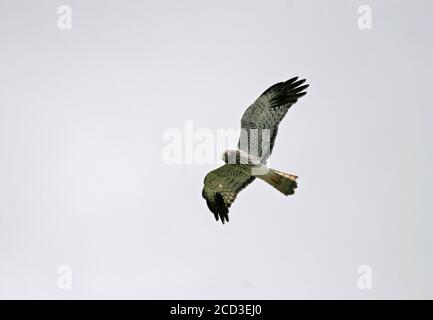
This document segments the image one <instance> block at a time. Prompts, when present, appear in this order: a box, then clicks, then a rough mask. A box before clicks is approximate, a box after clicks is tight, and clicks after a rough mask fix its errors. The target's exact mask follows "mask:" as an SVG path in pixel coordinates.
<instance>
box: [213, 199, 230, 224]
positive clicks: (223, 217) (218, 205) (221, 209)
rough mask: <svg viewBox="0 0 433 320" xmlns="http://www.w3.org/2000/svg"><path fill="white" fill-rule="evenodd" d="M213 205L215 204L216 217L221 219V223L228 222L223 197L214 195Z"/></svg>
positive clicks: (227, 213)
mask: <svg viewBox="0 0 433 320" xmlns="http://www.w3.org/2000/svg"><path fill="white" fill-rule="evenodd" d="M215 204H216V209H217V212H218V215H219V217H220V218H221V222H222V223H223V224H224V223H225V222H226V221H227V222H229V210H228V208H227V207H226V204H225V202H224V198H223V196H222V195H221V193H219V192H217V193H216V194H215Z"/></svg>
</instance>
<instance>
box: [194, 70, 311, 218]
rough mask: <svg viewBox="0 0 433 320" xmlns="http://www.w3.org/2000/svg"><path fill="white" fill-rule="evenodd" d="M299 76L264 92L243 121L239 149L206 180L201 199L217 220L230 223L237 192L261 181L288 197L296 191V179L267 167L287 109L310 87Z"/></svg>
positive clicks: (227, 155)
mask: <svg viewBox="0 0 433 320" xmlns="http://www.w3.org/2000/svg"><path fill="white" fill-rule="evenodd" d="M304 83H305V79H303V80H298V77H295V78H292V79H290V80H287V81H285V82H279V83H276V84H274V85H273V86H271V87H270V88H268V89H267V90H266V91H265V92H263V93H262V94H261V95H260V96H259V97H258V98H257V100H256V101H255V102H254V103H253V104H252V105H251V106H249V107H248V108H247V110H246V111H245V112H244V114H243V116H242V118H241V134H240V138H239V143H238V148H237V149H236V150H227V151H225V152H224V154H223V156H222V158H223V160H224V162H225V163H226V164H224V165H223V166H221V167H219V168H217V169H215V170H213V171H210V172H209V173H208V174H207V175H206V177H205V179H204V187H203V191H202V196H203V198H204V199H205V200H206V203H207V206H208V208H209V210H210V211H211V212H212V213H213V214H214V216H215V219H216V220H217V221H218V220H219V219H221V222H222V223H223V224H224V223H225V222H226V221H227V222H228V221H229V215H228V214H229V208H230V206H231V204H232V203H233V202H234V200H235V199H236V196H237V195H238V193H239V192H240V191H241V190H242V189H244V188H245V187H246V186H248V185H249V184H250V183H251V182H253V181H254V180H255V179H256V178H259V179H261V180H263V181H265V182H267V183H269V184H270V185H271V186H273V187H274V188H276V189H277V190H279V191H280V192H281V193H283V194H284V195H286V196H288V195H291V194H293V193H294V192H295V189H296V188H297V183H296V179H297V178H298V177H297V176H295V175H293V174H288V173H284V172H281V171H278V170H274V169H271V168H268V167H267V166H266V160H267V159H268V158H269V156H270V155H271V153H272V150H273V148H274V144H275V138H276V136H277V132H278V125H279V124H280V122H281V120H283V118H284V116H285V115H286V113H287V110H289V108H290V107H291V106H292V105H293V104H295V103H296V101H298V99H299V98H300V97H302V96H304V95H305V94H306V93H307V92H306V91H304V90H305V89H307V88H308V84H304Z"/></svg>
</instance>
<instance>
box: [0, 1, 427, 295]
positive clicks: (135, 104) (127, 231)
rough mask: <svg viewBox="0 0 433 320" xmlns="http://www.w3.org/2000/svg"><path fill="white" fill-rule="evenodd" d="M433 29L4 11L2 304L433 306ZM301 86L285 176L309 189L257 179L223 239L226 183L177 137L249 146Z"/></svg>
mask: <svg viewBox="0 0 433 320" xmlns="http://www.w3.org/2000/svg"><path fill="white" fill-rule="evenodd" d="M62 4H67V5H70V6H71V8H72V30H59V29H58V27H57V19H58V17H59V15H58V14H57V7H58V6H60V5H62ZM363 4H368V5H370V6H371V8H372V10H373V11H372V12H373V28H372V30H360V29H359V28H358V25H357V20H358V12H357V10H358V7H359V6H360V5H363ZM432 12H433V4H432V2H431V1H373V0H371V1H365V2H364V1H342V0H341V1H336V0H334V1H319V0H317V1H246V0H245V1H221V0H218V1H198V0H197V1H158V2H156V1H132V0H131V1H102V0H101V1H94V0H92V1H30V0H28V1H5V0H0V297H1V298H59V299H66V298H185V299H190V298H191V299H192V298H239V299H242V298H245V299H248V298H265V299H271V298H272V299H282V298H313V299H314V298H361V299H364V298H365V299H375V298H433V278H432V277H433V276H432V273H431V270H432V269H433V258H432V252H433V235H432V223H433V218H432V214H433V210H432V209H433V205H432V202H433V201H432V198H431V193H432V179H433V171H432V162H433V152H432V137H433V127H432V119H433V109H432V101H433V90H432V84H433V81H432V80H433V79H432V56H433V47H432V39H433V28H432V20H431V13H432ZM293 76H300V77H303V78H307V80H308V83H309V84H310V88H309V90H308V94H307V95H306V96H305V97H304V98H303V99H302V100H300V101H299V102H298V103H297V104H296V105H295V106H294V107H293V108H292V109H291V110H290V111H289V113H288V115H287V116H286V118H285V119H284V121H283V122H282V124H281V125H280V131H279V136H278V137H277V141H276V146H275V149H274V154H273V156H272V159H271V163H272V166H273V167H275V168H277V169H280V170H283V171H286V172H290V173H293V174H297V175H299V176H300V179H299V188H298V189H297V192H296V194H295V195H294V196H291V197H288V198H286V197H283V196H282V195H281V194H279V193H278V192H276V191H275V190H274V189H273V188H271V187H270V186H268V185H266V184H265V183H263V182H262V181H258V180H257V181H256V182H254V183H253V184H251V185H250V186H249V187H248V188H247V189H245V190H244V191H242V193H241V194H240V195H239V196H238V199H237V200H236V202H235V203H234V204H233V206H232V208H231V211H230V217H231V219H230V223H228V224H226V225H224V226H223V225H221V224H220V223H217V222H216V221H215V220H214V218H213V216H212V214H211V213H210V212H209V211H208V209H207V206H206V203H205V201H204V200H203V199H202V198H201V189H202V183H203V178H204V176H205V175H206V173H207V172H208V171H209V170H211V169H213V168H215V167H216V164H215V165H194V164H192V165H171V166H169V165H166V164H165V163H164V162H163V161H162V159H161V151H162V149H163V148H164V145H165V142H163V141H162V135H163V133H164V132H165V131H166V130H167V129H169V128H177V129H179V130H181V131H183V127H184V123H185V121H186V120H192V121H194V126H195V128H196V129H200V128H207V129H211V130H216V129H217V128H223V129H225V128H234V129H237V128H238V126H239V120H240V117H241V115H242V113H243V111H244V110H245V108H246V107H247V106H248V105H249V104H250V103H252V102H253V101H254V100H255V99H256V98H257V96H258V95H259V94H260V93H261V92H262V91H264V90H265V89H266V88H267V87H269V86H270V85H272V84H274V83H275V82H279V81H282V80H287V79H289V78H291V77H293ZM216 151H217V153H222V152H223V151H224V150H216ZM363 264H366V265H369V266H371V268H372V271H373V279H372V280H373V288H372V289H371V290H360V289H359V288H358V287H357V280H358V274H357V268H358V266H359V265H363ZM60 265H69V266H70V267H71V268H72V272H73V284H72V285H73V287H72V290H60V289H59V288H58V286H57V280H58V277H59V275H58V274H57V268H58V266H60Z"/></svg>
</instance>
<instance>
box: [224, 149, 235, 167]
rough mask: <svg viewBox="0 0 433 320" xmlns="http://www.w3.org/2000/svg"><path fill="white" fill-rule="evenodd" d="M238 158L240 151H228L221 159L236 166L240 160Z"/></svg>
mask: <svg viewBox="0 0 433 320" xmlns="http://www.w3.org/2000/svg"><path fill="white" fill-rule="evenodd" d="M238 158H239V152H238V150H226V151H225V152H224V153H223V154H222V156H221V159H222V160H223V161H224V162H225V163H227V164H236V163H237V162H236V160H238Z"/></svg>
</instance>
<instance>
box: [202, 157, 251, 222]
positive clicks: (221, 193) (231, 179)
mask: <svg viewBox="0 0 433 320" xmlns="http://www.w3.org/2000/svg"><path fill="white" fill-rule="evenodd" d="M250 170H251V168H250V167H249V166H248V165H243V164H225V165H223V166H221V167H219V168H217V169H215V170H213V171H210V172H209V173H208V174H207V175H206V177H205V179H204V187H203V191H202V196H203V198H204V199H206V203H207V206H208V207H209V210H210V211H212V213H213V214H214V216H215V219H216V220H217V221H218V220H219V219H220V218H221V222H222V223H224V222H226V221H227V222H228V221H229V215H228V213H229V208H230V205H231V204H232V203H233V201H235V199H236V196H237V194H238V193H239V192H240V191H241V190H242V189H244V188H245V187H246V186H247V185H249V184H250V183H251V182H253V181H254V179H255V177H253V176H251V173H250Z"/></svg>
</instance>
